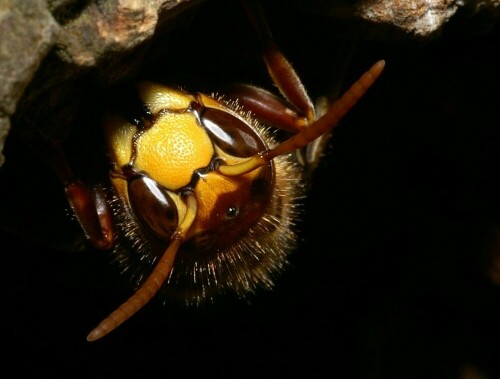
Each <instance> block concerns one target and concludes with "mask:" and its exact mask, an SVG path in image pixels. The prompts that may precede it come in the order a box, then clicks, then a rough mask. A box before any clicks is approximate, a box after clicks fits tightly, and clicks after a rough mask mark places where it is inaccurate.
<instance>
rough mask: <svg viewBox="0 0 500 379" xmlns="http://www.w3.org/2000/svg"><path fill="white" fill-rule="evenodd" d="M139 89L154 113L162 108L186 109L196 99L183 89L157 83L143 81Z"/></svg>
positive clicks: (140, 94)
mask: <svg viewBox="0 0 500 379" xmlns="http://www.w3.org/2000/svg"><path fill="white" fill-rule="evenodd" d="M137 89H138V92H139V96H140V97H141V99H142V101H144V104H145V105H147V106H148V107H149V109H150V111H151V113H153V114H155V113H157V112H159V111H160V110H162V109H170V110H181V109H186V108H188V107H189V105H190V104H191V103H192V102H193V101H194V100H195V98H194V97H193V96H191V95H189V94H187V93H185V92H183V91H180V90H177V89H174V88H170V87H165V86H162V85H160V84H156V83H149V82H141V83H139V84H138V85H137Z"/></svg>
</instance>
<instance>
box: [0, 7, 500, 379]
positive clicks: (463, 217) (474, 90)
mask: <svg viewBox="0 0 500 379" xmlns="http://www.w3.org/2000/svg"><path fill="white" fill-rule="evenodd" d="M192 17H193V18H190V19H189V21H187V24H186V25H188V26H189V27H185V28H182V29H180V30H178V31H174V32H172V33H170V34H168V35H166V36H165V40H164V41H162V42H161V43H159V44H160V45H161V44H164V45H165V46H167V50H161V49H156V47H157V46H153V48H152V52H151V55H150V57H151V58H150V59H149V60H146V62H145V66H144V68H143V69H142V71H141V75H142V76H146V77H151V78H155V79H156V78H157V80H159V81H163V82H178V83H181V84H183V85H185V86H186V87H187V88H188V89H198V88H193V87H194V86H195V85H199V88H203V89H207V90H210V89H212V88H217V86H219V85H222V84H224V83H227V82H230V81H233V80H241V81H252V82H254V83H257V84H261V85H264V86H267V87H269V83H268V81H267V80H268V79H267V77H266V76H265V71H264V68H263V67H262V65H261V62H260V60H259V59H258V57H257V56H255V51H256V49H257V46H256V44H255V41H253V35H252V34H251V31H250V30H249V28H248V24H247V22H246V20H245V18H244V16H243V14H242V13H241V11H240V10H238V9H237V7H236V6H233V5H231V4H227V3H224V2H221V3H218V4H215V3H213V4H212V3H210V2H209V3H208V4H206V5H205V6H204V7H202V8H200V10H199V12H196V13H194V14H193V16H192ZM269 19H270V24H271V27H272V29H273V31H274V35H275V38H276V40H277V42H278V44H279V45H280V46H282V48H283V50H284V51H285V53H286V54H287V55H288V56H289V57H290V59H291V61H292V62H293V63H294V65H295V67H296V69H297V71H298V72H299V73H300V74H301V76H302V77H303V80H304V83H305V85H306V87H307V88H308V89H310V92H311V94H312V96H313V97H314V96H315V95H317V94H320V93H322V92H321V91H324V90H325V88H324V87H325V83H327V82H328V81H330V80H331V79H332V78H333V79H335V72H332V60H333V55H334V54H335V52H337V51H338V49H339V46H340V45H339V36H341V35H342V32H343V30H342V29H341V28H339V29H335V28H334V29H333V30H332V23H331V21H330V22H328V21H327V20H323V19H321V18H319V17H315V16H312V15H306V14H302V13H298V12H294V11H287V10H284V9H280V8H279V6H273V7H271V8H270V9H269ZM465 21H466V20H464V19H463V18H460V17H457V18H456V19H454V20H453V21H452V22H451V23H449V24H448V25H447V26H446V28H445V30H444V33H443V35H442V36H440V37H439V38H437V39H435V40H434V41H432V42H427V43H417V42H408V41H407V42H403V41H399V42H391V43H388V42H382V41H379V40H361V41H359V43H358V44H357V48H356V50H355V52H354V55H353V57H352V60H351V62H350V65H349V69H348V71H347V73H346V74H345V78H344V79H343V80H344V83H351V82H352V81H353V80H354V79H355V78H356V77H358V76H359V75H360V74H361V73H362V72H363V71H364V70H365V69H367V68H368V67H369V66H370V65H371V64H372V63H374V62H375V61H376V60H378V59H385V60H386V62H387V66H386V69H385V72H384V73H383V75H382V77H381V78H380V79H379V81H378V82H377V83H376V85H375V86H374V87H373V88H372V89H371V90H370V92H369V93H368V94H367V95H366V97H365V98H364V99H363V100H362V101H361V103H360V104H358V105H357V106H356V107H355V108H354V109H353V111H352V113H351V114H349V115H348V117H347V118H346V119H345V120H344V121H343V123H342V125H341V126H339V128H338V129H336V131H335V133H334V138H333V139H332V140H331V143H330V145H329V148H328V149H327V151H326V155H325V158H324V159H323V161H322V163H321V165H320V167H319V168H318V170H317V171H316V172H315V174H314V176H313V178H312V183H311V188H310V191H309V196H308V198H307V199H306V200H305V204H304V212H303V220H302V222H301V223H300V225H298V231H299V235H300V244H299V248H298V250H297V251H295V252H294V253H293V255H292V256H291V262H292V267H291V268H290V269H289V270H288V271H287V272H286V273H285V274H284V275H283V276H282V277H281V278H279V280H278V281H277V283H276V290H274V291H272V292H262V293H259V294H257V296H255V297H252V298H251V299H250V300H249V302H245V301H241V302H232V301H222V302H220V303H216V304H214V305H208V306H206V307H202V308H200V309H198V310H183V309H172V308H168V307H166V308H163V307H161V306H160V305H159V304H156V303H153V304H151V305H149V306H147V307H146V308H144V309H143V310H141V311H140V312H139V313H138V314H137V315H136V316H135V317H133V318H132V319H131V320H129V321H127V322H126V323H125V324H124V325H123V326H122V327H120V328H119V329H118V330H117V331H115V332H113V333H112V334H111V335H109V336H107V337H106V338H104V339H103V340H101V341H99V342H96V343H88V342H86V341H85V336H86V334H87V333H88V332H89V331H90V329H91V328H92V327H94V326H95V325H96V323H97V322H98V321H100V320H101V319H102V318H103V316H105V315H107V314H108V313H109V312H110V311H111V310H112V309H114V307H115V306H117V305H119V304H120V303H121V302H122V301H123V300H125V299H126V298H127V297H128V296H129V294H130V289H129V288H128V287H127V285H126V281H125V280H124V279H123V278H121V277H120V275H119V274H118V272H117V270H116V268H115V267H114V266H112V265H110V264H109V260H110V257H109V256H108V255H107V253H104V252H100V251H95V250H92V249H87V250H84V251H76V252H68V251H62V250H64V248H63V249H62V250H61V249H54V248H49V247H45V246H44V244H43V243H40V242H39V241H38V242H34V241H33V240H34V239H35V240H40V239H43V240H44V241H42V242H45V243H48V244H49V245H50V246H55V245H57V246H59V247H60V246H61V245H65V244H67V245H68V247H69V246H70V245H72V244H71V243H70V242H69V241H72V240H73V238H74V236H77V237H78V234H75V235H73V234H70V231H71V230H74V231H75V232H76V231H77V230H78V229H77V228H76V227H75V225H74V223H73V222H72V221H70V219H69V218H67V216H66V213H67V211H66V206H65V202H64V198H63V197H62V192H61V189H60V188H59V187H58V184H57V182H56V180H55V178H54V177H53V175H52V173H51V172H50V171H48V170H46V169H45V168H44V167H42V166H41V165H40V161H39V160H37V159H36V158H34V157H31V156H29V155H28V153H26V152H24V151H23V150H22V149H23V148H22V147H21V146H19V145H16V144H15V143H14V142H11V141H10V140H8V141H7V146H6V158H7V163H6V164H5V166H4V167H2V171H0V181H1V183H2V186H1V188H2V190H1V191H2V193H1V204H0V206H1V207H2V208H3V209H4V211H2V214H3V216H2V217H3V221H2V223H3V224H4V225H8V226H13V225H14V226H15V229H17V231H18V232H19V233H20V234H22V236H19V235H12V234H11V233H7V232H1V234H0V241H1V248H0V251H1V253H2V258H3V263H2V268H3V270H2V271H3V274H2V276H1V277H2V288H3V289H4V295H5V296H4V298H3V316H4V321H3V323H2V324H3V326H4V328H5V330H4V332H3V333H2V337H3V338H2V342H3V344H4V353H3V357H2V360H4V361H5V363H6V364H7V365H9V366H11V365H12V368H13V369H14V370H15V372H16V373H29V374H36V375H43V376H49V375H50V376H51V377H64V378H67V377H95V378H99V377H115V376H124V377H137V376H140V377H144V378H146V377H177V376H179V375H182V376H189V377H190V376H194V375H197V376H198V377H261V376H268V375H273V376H276V375H280V376H292V375H295V376H307V377H317V376H320V375H322V376H323V375H326V376H329V377H335V378H337V377H338V378H417V377H418V378H421V377H426V378H471V379H473V378H480V377H478V376H476V377H472V376H466V375H465V374H464V373H465V372H470V371H467V370H471V367H473V368H475V369H477V370H479V371H481V372H483V373H484V375H485V377H486V378H499V377H500V364H499V363H498V362H499V359H498V352H499V351H500V350H499V348H500V289H499V287H498V286H496V285H495V284H494V283H493V282H492V281H491V280H490V278H489V277H488V276H487V275H486V272H487V271H488V262H489V258H488V257H489V254H490V252H491V249H492V246H493V242H494V239H495V238H498V237H495V236H497V235H498V233H500V201H499V196H498V195H499V194H500V183H499V181H498V173H499V169H500V149H499V148H498V146H499V143H500V115H499V112H500V111H499V108H500V95H499V92H498V90H499V88H500V74H499V67H500V56H499V41H500V39H499V38H500V32H499V30H498V27H496V28H495V29H493V30H492V31H491V32H489V33H484V32H482V33H478V32H476V31H475V28H472V27H470V23H465ZM464 25H468V27H466V26H464ZM172 49H174V50H172ZM165 51H168V53H165ZM172 51H175V52H176V53H175V54H172ZM167 54H168V56H167ZM13 127H15V125H13ZM78 143H80V141H78ZM92 148H93V147H90V148H89V149H92ZM20 156H21V157H22V158H24V159H21V158H20ZM79 157H80V158H78V157H76V159H77V160H78V159H80V160H81V161H82V162H85V161H86V158H85V156H81V155H80V156H79ZM73 159H75V158H74V157H73ZM5 183H7V184H5ZM5 219H7V220H5ZM61 225H64V226H61ZM13 228H14V227H12V228H9V229H13ZM495 233H497V234H495ZM61 241H63V242H61ZM63 247H64V246H63ZM497 248H498V247H497ZM67 250H70V249H69V248H68V249H67ZM15 361H17V362H19V363H14V362H15ZM13 363H14V364H13Z"/></svg>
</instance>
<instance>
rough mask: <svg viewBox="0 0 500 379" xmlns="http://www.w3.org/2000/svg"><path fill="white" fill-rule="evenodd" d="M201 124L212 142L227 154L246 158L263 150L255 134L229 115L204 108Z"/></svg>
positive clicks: (259, 139) (262, 144) (244, 124)
mask: <svg viewBox="0 0 500 379" xmlns="http://www.w3.org/2000/svg"><path fill="white" fill-rule="evenodd" d="M201 123H202V125H203V126H204V127H205V129H206V130H207V132H208V134H209V135H210V138H211V139H212V141H213V142H214V143H215V144H216V145H217V146H218V147H220V148H221V149H222V150H223V151H224V152H226V153H227V154H230V155H233V156H235V157H240V158H246V157H251V156H252V155H254V154H257V153H258V152H259V151H262V150H264V149H265V145H264V143H263V142H262V140H261V138H260V136H259V135H258V134H257V132H255V131H254V130H253V129H252V128H251V127H250V126H249V125H248V124H246V123H245V122H243V121H242V120H240V119H239V118H237V117H235V116H233V115H232V114H231V113H228V112H224V111H221V110H219V109H214V108H206V109H205V111H204V112H203V114H202V116H201Z"/></svg>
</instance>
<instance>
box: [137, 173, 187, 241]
mask: <svg viewBox="0 0 500 379" xmlns="http://www.w3.org/2000/svg"><path fill="white" fill-rule="evenodd" d="M128 196H129V200H130V206H131V207H132V211H133V212H134V214H135V215H136V217H137V218H138V220H139V222H140V223H141V224H142V225H143V227H145V228H146V229H147V230H149V231H150V232H151V233H152V234H153V235H154V236H156V237H157V238H159V239H160V240H163V241H164V242H168V241H169V240H170V237H171V236H172V234H173V233H174V231H175V229H176V228H177V224H178V222H179V217H178V214H177V208H176V206H175V203H174V201H173V200H172V198H171V197H170V195H169V194H168V192H167V190H166V189H165V188H163V187H162V186H160V185H159V184H158V183H156V182H155V181H154V180H153V179H151V178H149V177H147V176H140V177H138V178H134V179H133V180H131V181H130V182H129V183H128Z"/></svg>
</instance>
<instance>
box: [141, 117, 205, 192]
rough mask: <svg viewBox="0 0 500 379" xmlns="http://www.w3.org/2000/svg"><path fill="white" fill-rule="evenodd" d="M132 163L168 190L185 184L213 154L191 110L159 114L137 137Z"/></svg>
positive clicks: (203, 131)
mask: <svg viewBox="0 0 500 379" xmlns="http://www.w3.org/2000/svg"><path fill="white" fill-rule="evenodd" d="M137 147H138V149H137V159H136V161H135V166H136V167H137V169H138V170H141V171H145V172H146V173H147V174H148V176H149V177H151V178H152V179H154V180H156V181H157V182H158V183H159V184H161V185H162V186H164V187H165V188H167V189H169V190H176V189H179V188H181V187H183V186H185V185H187V184H188V183H189V182H190V180H191V176H192V174H193V172H194V171H195V170H197V169H199V168H202V167H206V166H207V165H208V164H209V163H210V160H211V158H212V156H213V154H214V150H213V145H212V142H211V140H210V138H209V137H208V135H207V133H206V132H205V130H204V129H203V128H202V127H201V126H199V125H198V124H197V123H196V121H195V118H194V116H193V115H192V114H190V113H181V114H172V113H166V114H164V115H163V116H161V117H160V118H159V119H158V120H157V122H156V123H155V125H154V126H153V127H152V128H151V129H148V130H147V131H146V132H145V133H144V134H143V135H142V136H141V137H140V138H139V140H138V146H137Z"/></svg>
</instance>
